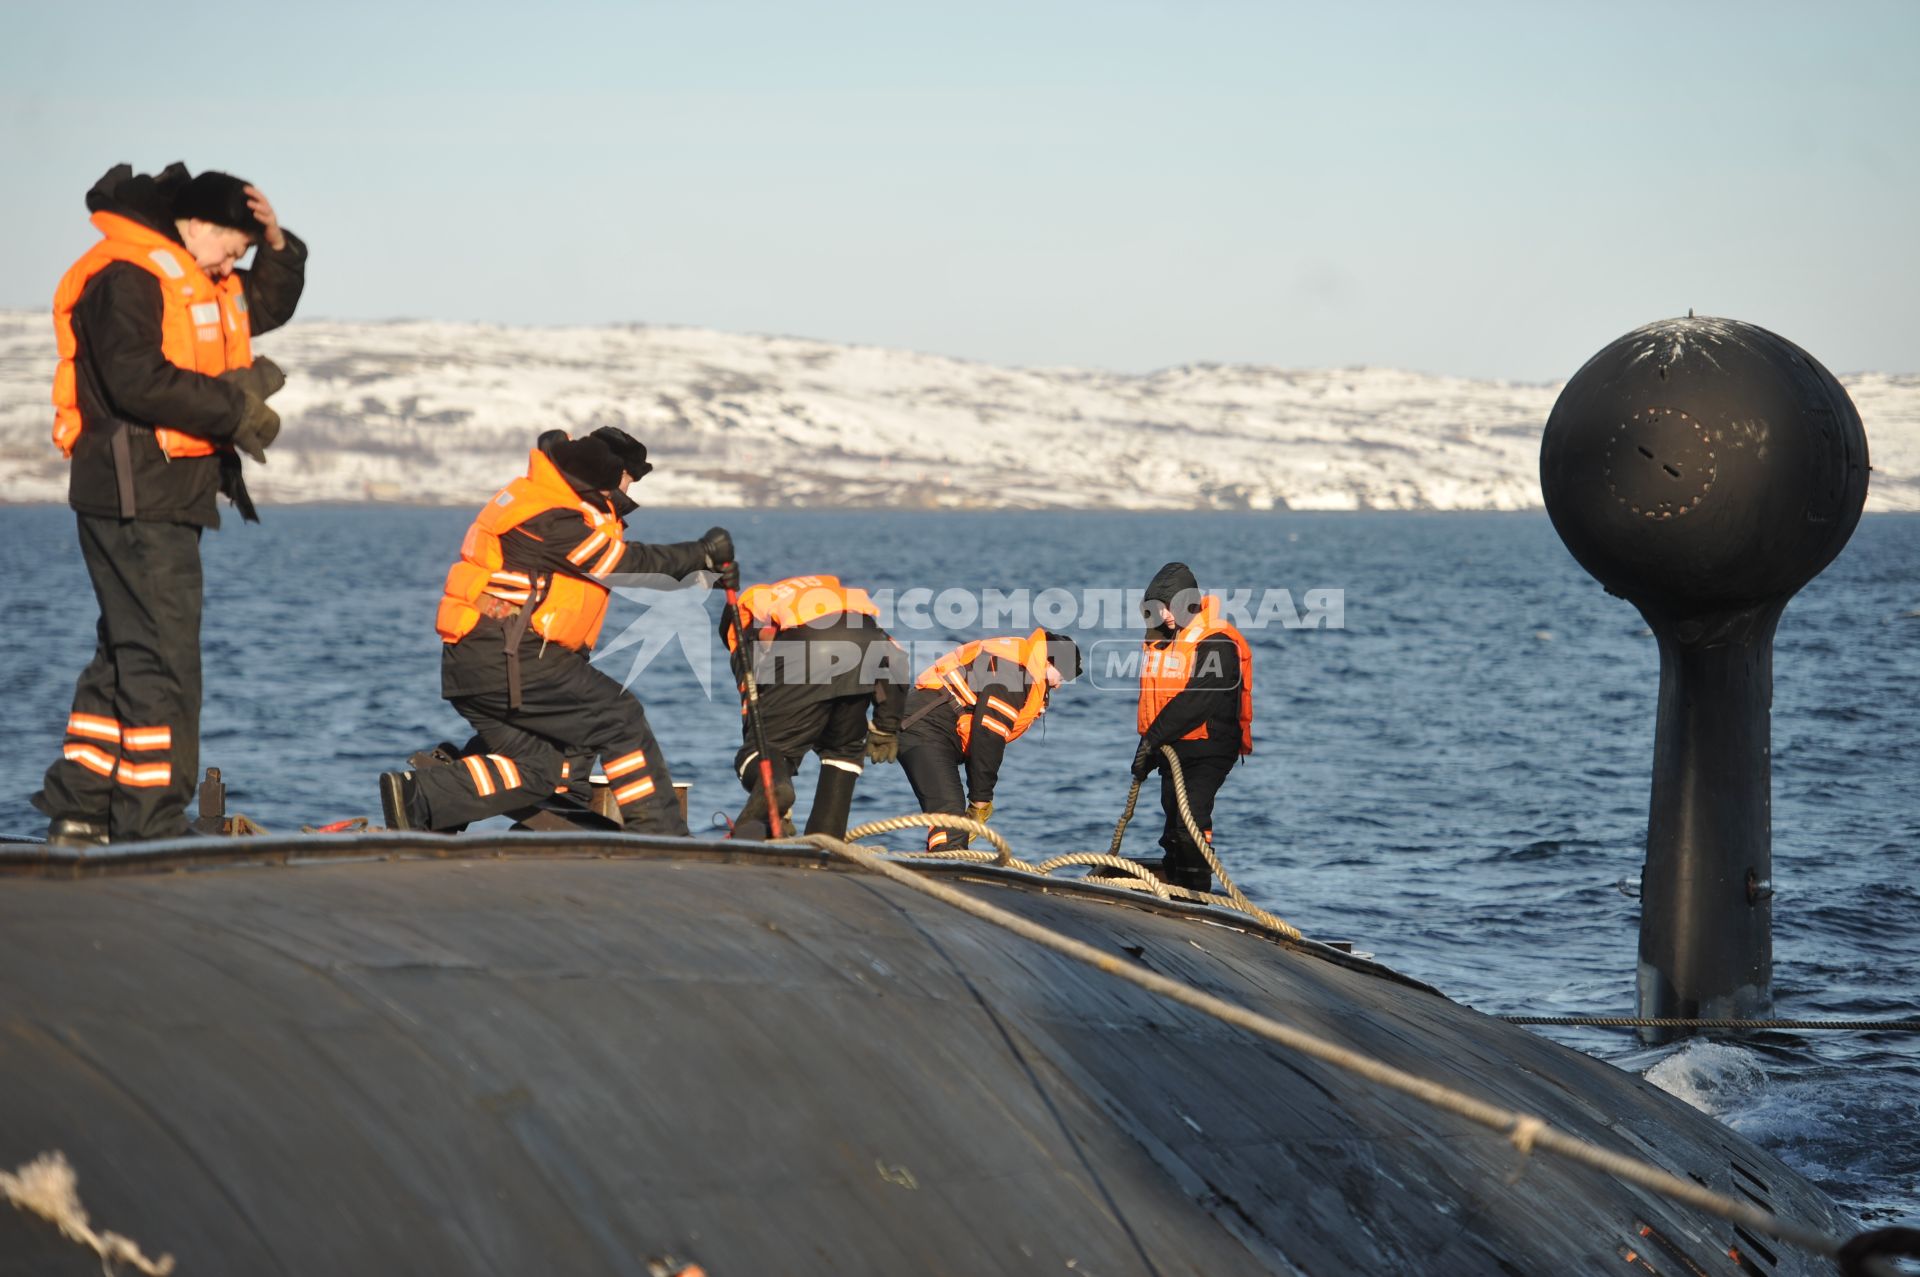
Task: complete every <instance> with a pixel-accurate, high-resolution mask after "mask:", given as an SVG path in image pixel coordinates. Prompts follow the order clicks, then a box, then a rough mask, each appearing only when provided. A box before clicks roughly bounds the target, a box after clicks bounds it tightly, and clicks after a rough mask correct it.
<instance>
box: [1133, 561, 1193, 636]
mask: <svg viewBox="0 0 1920 1277" xmlns="http://www.w3.org/2000/svg"><path fill="white" fill-rule="evenodd" d="M1162 603H1164V604H1165V605H1166V606H1167V609H1168V610H1169V611H1171V612H1172V613H1173V617H1174V620H1175V622H1176V623H1178V624H1181V625H1185V624H1186V623H1187V622H1188V621H1189V620H1191V619H1193V617H1194V615H1195V614H1196V613H1198V612H1199V611H1200V582H1199V581H1197V580H1196V579H1194V575H1193V569H1192V568H1190V567H1188V566H1187V565H1186V564H1184V563H1168V564H1164V565H1162V566H1161V568H1160V570H1159V571H1158V572H1155V573H1154V574H1153V580H1151V581H1149V582H1148V583H1147V597H1146V610H1147V625H1148V626H1149V627H1153V626H1157V625H1159V624H1160V612H1159V609H1158V608H1157V607H1156V606H1155V605H1156V604H1162Z"/></svg>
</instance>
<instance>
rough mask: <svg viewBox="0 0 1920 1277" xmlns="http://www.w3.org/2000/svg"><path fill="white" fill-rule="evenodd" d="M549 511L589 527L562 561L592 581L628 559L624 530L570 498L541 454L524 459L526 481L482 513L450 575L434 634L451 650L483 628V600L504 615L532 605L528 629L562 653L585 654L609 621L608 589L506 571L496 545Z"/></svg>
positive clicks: (563, 576) (611, 517)
mask: <svg viewBox="0 0 1920 1277" xmlns="http://www.w3.org/2000/svg"><path fill="white" fill-rule="evenodd" d="M549 510H572V511H576V512H577V513H578V514H579V515H580V517H581V518H582V519H583V520H585V521H586V525H587V529H588V531H587V538H586V540H584V541H582V542H581V543H580V544H579V545H578V546H576V547H574V549H573V550H572V551H571V552H570V553H569V554H568V555H567V558H568V559H569V560H571V561H572V562H573V563H575V564H576V565H577V566H578V567H579V568H580V570H581V571H582V572H584V573H586V574H587V575H588V576H589V577H596V578H597V577H604V576H606V575H607V574H608V573H610V572H612V571H613V570H614V569H615V568H617V567H619V566H620V560H621V559H622V558H623V557H625V555H626V549H627V546H626V526H625V525H624V524H623V523H621V521H620V519H619V517H618V516H617V515H615V514H613V513H611V512H610V511H607V510H602V509H599V508H597V507H595V506H593V505H590V504H588V502H587V501H586V500H585V499H583V498H582V497H581V496H580V494H579V493H577V492H575V491H574V490H573V485H572V484H570V483H568V482H567V481H566V479H565V478H564V477H563V476H562V475H561V473H560V471H559V470H558V469H557V468H556V467H555V466H554V464H553V461H552V459H551V458H549V457H548V456H547V454H546V453H544V452H539V451H535V452H534V453H532V454H531V455H530V456H529V457H528V459H527V474H526V477H525V478H523V479H515V480H514V481H513V482H512V483H510V484H508V485H507V486H506V487H504V488H502V489H501V490H500V491H499V492H498V493H497V494H496V495H495V496H494V498H493V500H491V501H489V502H487V504H486V508H485V509H483V510H481V511H480V517H479V518H477V519H475V520H474V521H473V526H472V527H470V528H468V529H467V536H466V540H464V541H462V542H461V544H460V561H459V562H457V563H455V564H454V565H453V567H452V569H451V570H449V571H448V573H447V585H446V591H445V594H444V596H443V597H442V598H441V600H440V611H439V614H438V615H437V616H436V617H435V618H434V627H435V628H436V629H438V630H439V631H440V637H441V639H442V640H443V641H445V642H448V643H457V642H459V641H460V640H461V639H463V638H465V637H466V636H467V635H468V634H470V633H472V632H473V627H474V626H475V625H477V624H479V621H480V607H479V603H480V598H481V596H482V595H487V596H490V597H491V598H493V599H495V600H497V601H498V602H499V604H500V605H502V606H504V607H513V606H526V605H528V604H532V603H533V602H534V600H536V599H538V600H539V602H538V604H537V605H535V606H534V612H533V615H532V617H530V618H529V619H528V627H529V628H530V629H532V630H533V631H534V632H535V633H537V634H539V635H540V636H542V637H543V638H545V639H547V640H548V641H549V642H553V643H558V644H560V645H561V646H562V647H571V648H576V649H579V648H590V647H592V646H593V644H594V641H595V640H596V639H598V638H599V637H600V626H601V623H602V622H604V621H605V620H606V619H607V587H606V586H605V585H602V584H601V583H600V582H599V581H598V580H588V579H582V578H581V577H577V576H573V575H571V574H569V573H554V574H552V575H539V576H530V575H528V574H527V573H525V572H512V571H509V570H507V567H506V561H505V559H504V557H503V555H502V553H501V548H500V538H501V536H502V535H503V534H505V533H506V532H508V531H510V530H512V529H514V528H517V527H519V526H520V525H521V524H523V523H525V522H526V521H527V520H528V519H531V518H533V517H534V516H535V515H540V514H545V513H546V512H547V511H549Z"/></svg>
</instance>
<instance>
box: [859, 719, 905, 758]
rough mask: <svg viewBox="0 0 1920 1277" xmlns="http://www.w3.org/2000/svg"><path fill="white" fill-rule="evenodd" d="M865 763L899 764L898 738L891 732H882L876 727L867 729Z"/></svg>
mask: <svg viewBox="0 0 1920 1277" xmlns="http://www.w3.org/2000/svg"><path fill="white" fill-rule="evenodd" d="M867 761H868V762H870V763H896V762H899V761H900V738H899V737H898V736H896V735H894V734H893V733H892V732H883V731H881V730H880V729H879V728H878V727H871V728H868V729H867Z"/></svg>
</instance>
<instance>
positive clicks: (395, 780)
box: [380, 772, 426, 829]
mask: <svg viewBox="0 0 1920 1277" xmlns="http://www.w3.org/2000/svg"><path fill="white" fill-rule="evenodd" d="M419 807H420V801H419V798H418V796H417V795H416V794H415V793H414V788H413V773H412V772H381V773H380V814H381V815H383V816H385V817H386V819H387V828H388V829H423V828H425V827H426V825H425V820H424V818H423V817H422V815H421V814H420V811H419Z"/></svg>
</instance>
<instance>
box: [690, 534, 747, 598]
mask: <svg viewBox="0 0 1920 1277" xmlns="http://www.w3.org/2000/svg"><path fill="white" fill-rule="evenodd" d="M700 552H701V553H702V554H705V555H706V556H707V570H708V571H709V572H718V573H719V574H720V584H721V586H722V588H724V589H729V590H738V589H739V588H740V565H739V564H738V563H735V562H734V561H733V534H732V533H730V532H728V531H727V530H726V529H725V528H708V529H707V535H705V536H703V537H701V538H700Z"/></svg>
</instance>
